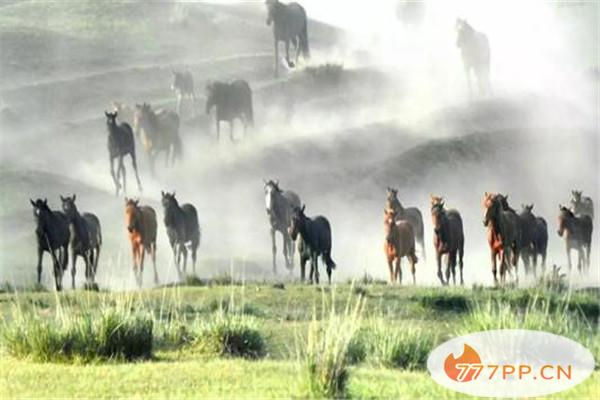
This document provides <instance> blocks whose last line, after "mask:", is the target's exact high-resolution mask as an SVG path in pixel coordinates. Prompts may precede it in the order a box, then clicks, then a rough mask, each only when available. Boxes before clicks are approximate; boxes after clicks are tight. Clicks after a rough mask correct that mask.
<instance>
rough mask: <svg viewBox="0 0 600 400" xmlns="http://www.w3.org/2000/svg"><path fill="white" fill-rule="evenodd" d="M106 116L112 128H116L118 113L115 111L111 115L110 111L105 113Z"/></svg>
mask: <svg viewBox="0 0 600 400" xmlns="http://www.w3.org/2000/svg"><path fill="white" fill-rule="evenodd" d="M104 115H105V116H106V123H107V124H108V125H110V126H114V125H116V124H117V111H116V110H115V111H113V112H112V113H109V112H108V111H104Z"/></svg>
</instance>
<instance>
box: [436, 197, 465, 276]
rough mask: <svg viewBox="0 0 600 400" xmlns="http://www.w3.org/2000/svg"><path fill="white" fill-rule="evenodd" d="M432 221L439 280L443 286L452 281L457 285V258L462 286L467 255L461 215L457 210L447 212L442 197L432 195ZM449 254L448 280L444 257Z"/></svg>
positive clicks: (447, 262) (447, 263)
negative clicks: (443, 271)
mask: <svg viewBox="0 0 600 400" xmlns="http://www.w3.org/2000/svg"><path fill="white" fill-rule="evenodd" d="M431 220H432V222H433V233H434V236H433V246H434V247H435V252H436V260H437V267H438V273H437V275H438V278H439V279H440V282H442V285H447V284H449V283H450V273H452V281H453V283H454V284H455V285H456V257H457V255H458V264H459V267H460V284H461V285H463V284H464V280H463V256H464V253H465V234H464V231H463V222H462V217H461V216H460V213H459V212H458V211H456V210H446V209H445V208H444V200H443V198H442V197H438V196H434V195H431ZM444 254H447V261H446V279H445V280H444V277H443V276H442V255H444Z"/></svg>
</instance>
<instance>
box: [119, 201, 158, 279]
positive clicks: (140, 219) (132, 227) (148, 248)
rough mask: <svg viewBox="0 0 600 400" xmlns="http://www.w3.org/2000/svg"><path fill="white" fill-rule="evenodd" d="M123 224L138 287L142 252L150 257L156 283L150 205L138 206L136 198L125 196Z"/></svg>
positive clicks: (152, 223) (141, 270)
mask: <svg viewBox="0 0 600 400" xmlns="http://www.w3.org/2000/svg"><path fill="white" fill-rule="evenodd" d="M125 226H126V227H127V231H128V232H129V241H130V242H131V250H132V253H133V273H134V275H135V280H136V282H137V284H138V286H139V287H142V282H143V277H144V276H143V274H144V253H145V252H146V253H149V254H150V255H151V257H152V265H153V267H154V283H155V284H158V272H157V271H156V227H157V223H156V212H155V211H154V209H153V208H152V207H150V206H140V204H139V201H138V200H133V199H128V198H125Z"/></svg>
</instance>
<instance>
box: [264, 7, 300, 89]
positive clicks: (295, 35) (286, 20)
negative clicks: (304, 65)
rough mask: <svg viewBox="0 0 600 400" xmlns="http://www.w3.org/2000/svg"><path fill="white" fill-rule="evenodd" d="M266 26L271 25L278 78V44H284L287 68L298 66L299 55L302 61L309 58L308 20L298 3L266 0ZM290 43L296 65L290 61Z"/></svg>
mask: <svg viewBox="0 0 600 400" xmlns="http://www.w3.org/2000/svg"><path fill="white" fill-rule="evenodd" d="M266 5H267V26H270V25H271V24H273V41H274V48H275V54H274V56H275V62H274V74H275V77H276V78H277V77H278V76H279V42H284V44H285V61H286V63H287V65H288V67H289V68H293V67H294V66H295V65H297V64H298V60H299V58H300V54H302V57H303V58H304V60H308V59H309V58H310V49H309V47H308V18H307V17H306V11H305V10H304V7H302V6H301V5H300V4H298V3H289V4H285V3H282V2H280V1H278V0H267V1H266ZM290 43H292V44H293V45H294V48H295V52H296V63H295V64H294V63H292V62H291V61H290Z"/></svg>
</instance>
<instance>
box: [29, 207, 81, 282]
mask: <svg viewBox="0 0 600 400" xmlns="http://www.w3.org/2000/svg"><path fill="white" fill-rule="evenodd" d="M29 202H30V203H31V205H32V206H33V215H34V217H35V222H36V229H35V234H36V238H37V253H38V262H37V278H38V284H40V283H41V281H42V258H43V255H44V252H45V251H47V252H48V253H50V256H51V257H52V262H53V265H54V281H55V285H56V290H58V291H60V290H62V278H63V273H64V271H65V270H66V269H67V265H68V263H69V252H68V250H69V240H70V238H71V235H70V232H69V220H68V218H67V216H66V215H65V214H63V213H62V212H60V211H52V210H50V207H48V200H46V199H44V200H41V199H37V200H36V201H33V200H31V199H29Z"/></svg>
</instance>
